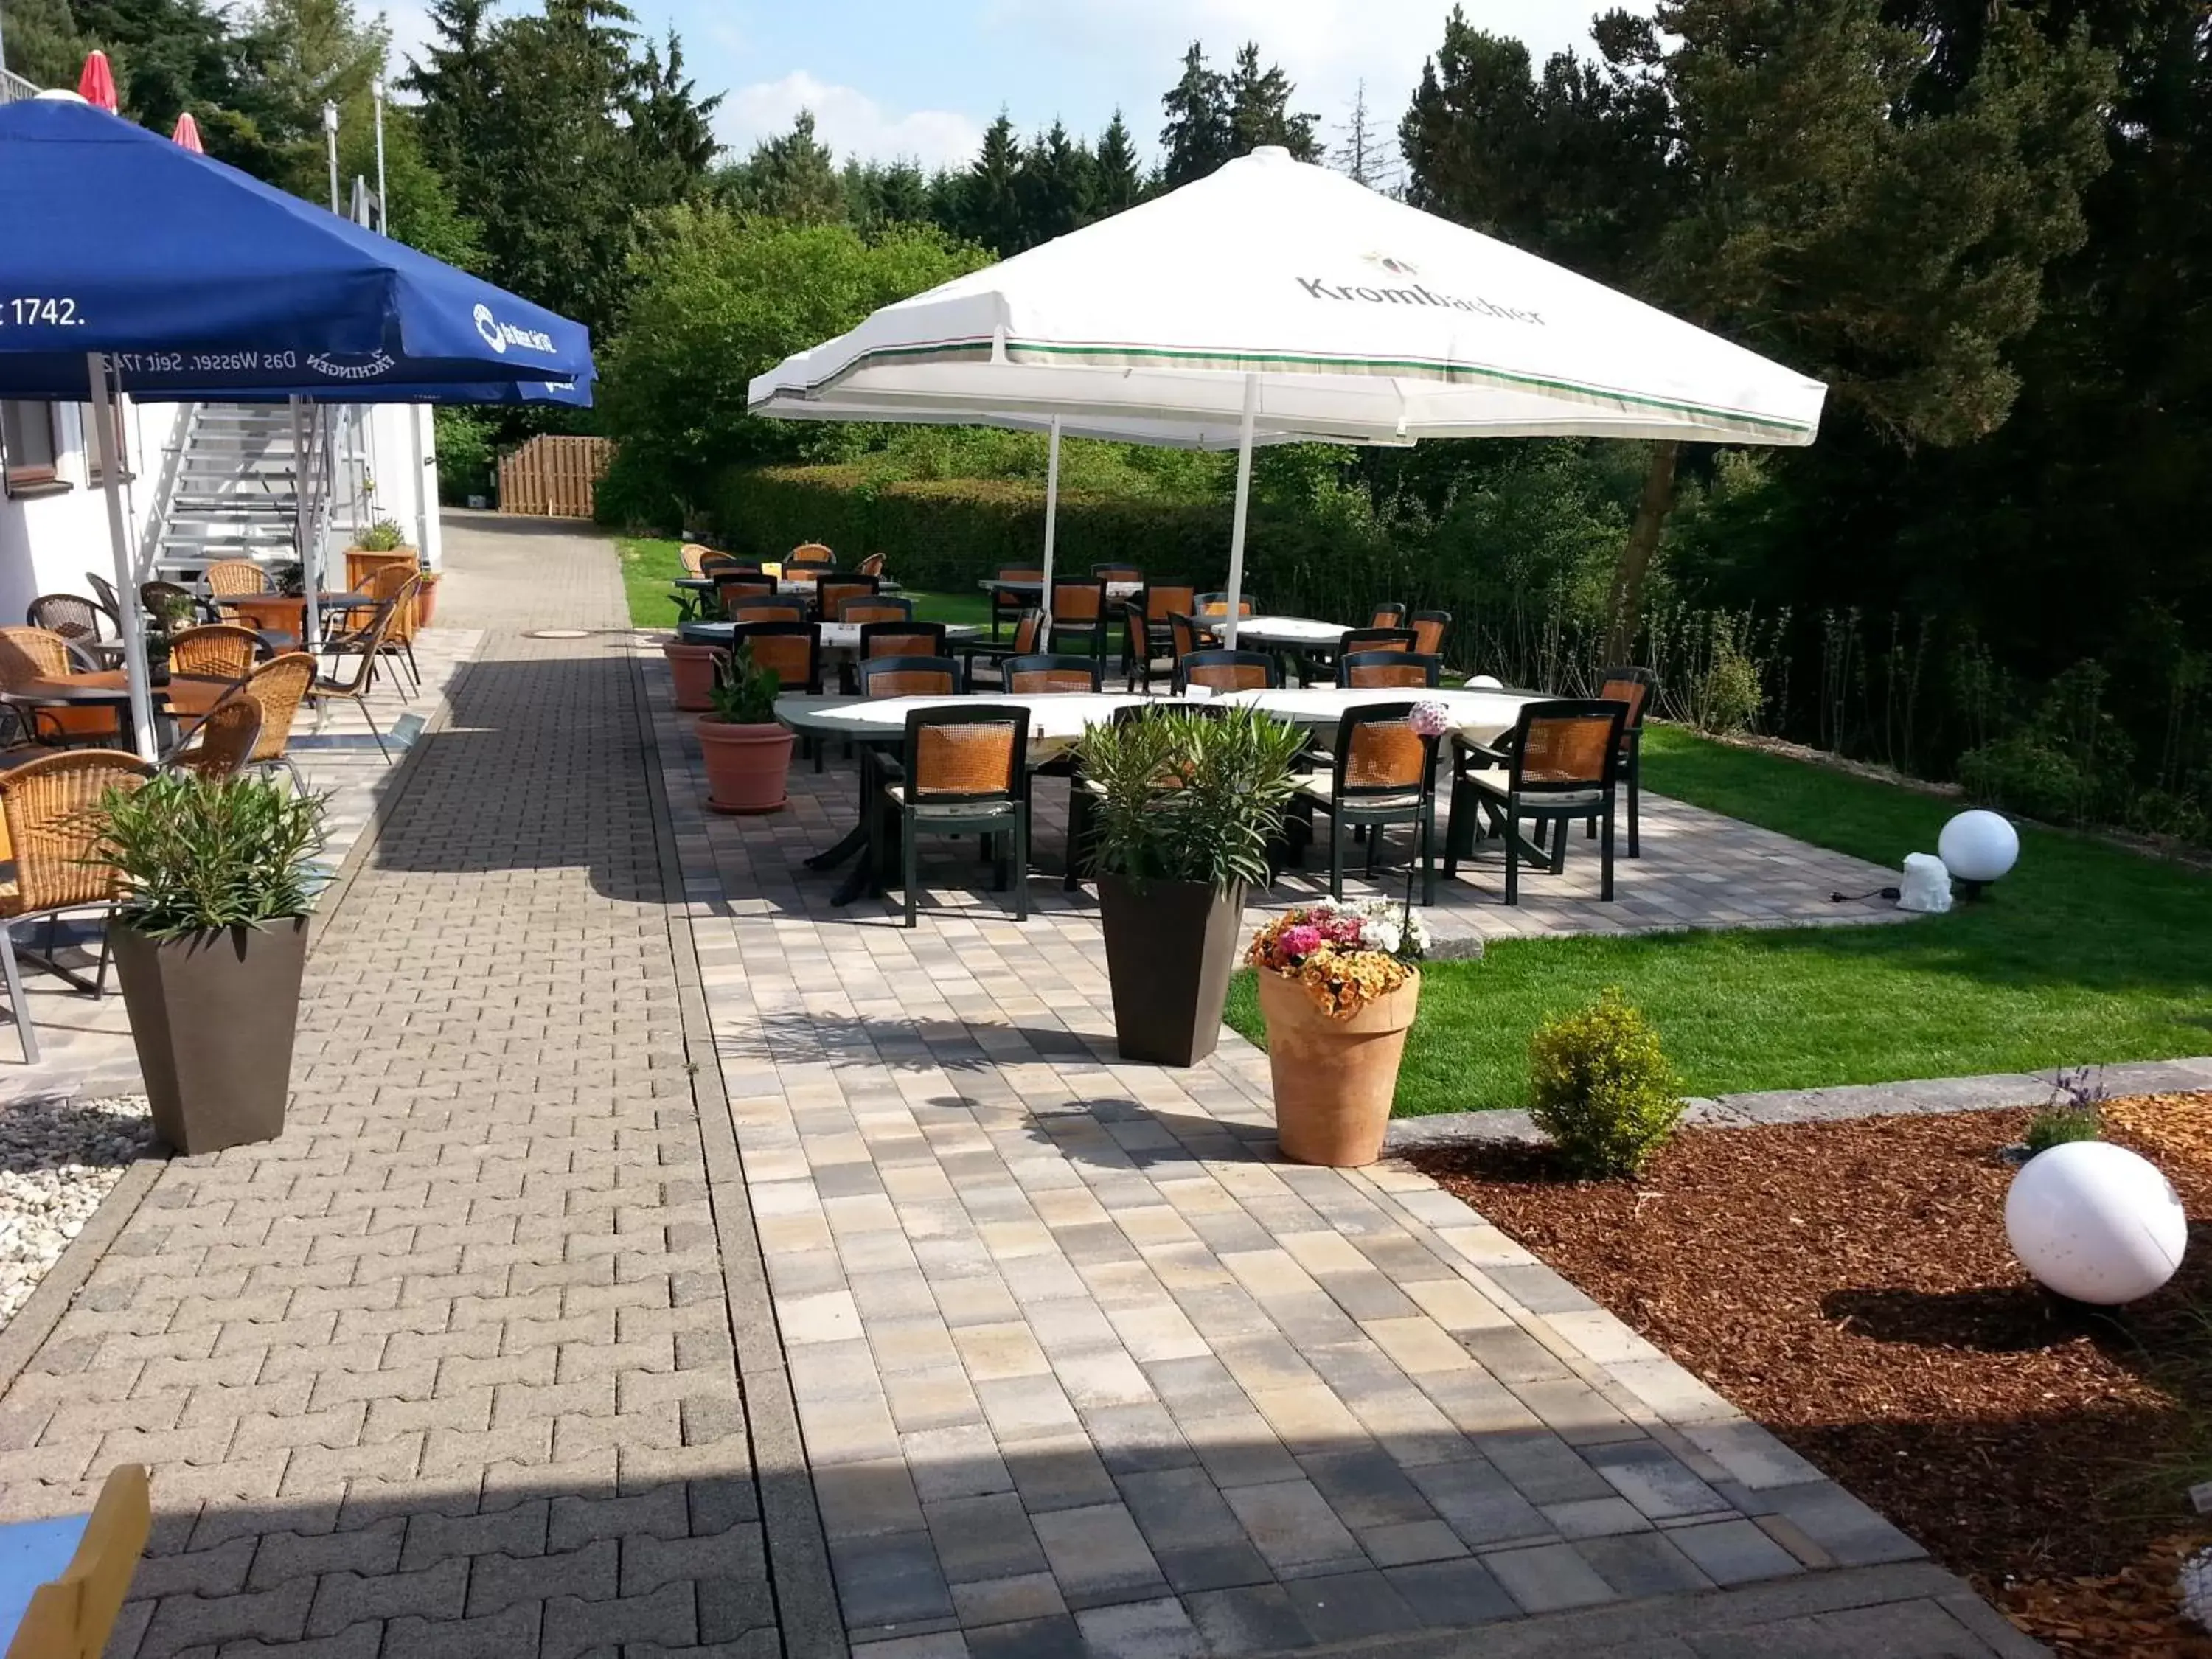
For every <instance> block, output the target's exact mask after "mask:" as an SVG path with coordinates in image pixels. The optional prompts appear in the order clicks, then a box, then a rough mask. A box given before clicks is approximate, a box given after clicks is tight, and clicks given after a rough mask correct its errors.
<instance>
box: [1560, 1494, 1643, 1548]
mask: <svg viewBox="0 0 2212 1659" xmlns="http://www.w3.org/2000/svg"><path fill="white" fill-rule="evenodd" d="M1537 1507H1538V1508H1539V1509H1541V1510H1542V1511H1543V1514H1544V1519H1546V1520H1547V1521H1548V1522H1551V1523H1552V1528H1553V1530H1554V1531H1555V1532H1557V1533H1558V1534H1559V1536H1560V1537H1562V1538H1565V1539H1569V1540H1572V1539H1577V1538H1609V1537H1612V1536H1613V1535H1614V1534H1619V1533H1624V1532H1648V1531H1649V1530H1650V1528H1651V1521H1650V1518H1649V1517H1648V1516H1645V1515H1644V1511H1643V1510H1639V1509H1638V1508H1637V1507H1636V1505H1635V1504H1632V1503H1630V1502H1629V1501H1628V1500H1627V1499H1626V1498H1578V1499H1577V1500H1575V1501H1574V1502H1572V1503H1567V1504H1539V1505H1537Z"/></svg>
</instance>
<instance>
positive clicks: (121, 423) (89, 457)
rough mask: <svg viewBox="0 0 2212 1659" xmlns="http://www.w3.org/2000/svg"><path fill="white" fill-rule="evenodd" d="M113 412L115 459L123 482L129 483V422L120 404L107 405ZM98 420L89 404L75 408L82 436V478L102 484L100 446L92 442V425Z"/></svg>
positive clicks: (96, 413) (96, 412)
mask: <svg viewBox="0 0 2212 1659" xmlns="http://www.w3.org/2000/svg"><path fill="white" fill-rule="evenodd" d="M109 407H110V408H111V409H112V410H114V412H115V426H114V432H115V459H117V461H118V462H119V463H120V464H121V465H122V468H123V482H124V483H130V482H131V476H132V475H131V422H130V420H129V418H128V417H127V416H125V414H124V412H123V405H122V404H121V403H120V402H117V403H114V404H110V405H109ZM99 418H100V415H99V411H98V410H95V409H94V407H93V406H92V405H91V404H78V405H77V406H76V424H77V430H78V431H80V432H82V434H84V476H85V477H86V478H87V479H88V481H89V482H91V483H95V484H96V483H102V482H104V477H103V475H102V474H101V472H100V446H99V445H98V444H97V443H95V442H94V441H93V440H94V431H93V423H94V422H96V421H97V420H98V419H99Z"/></svg>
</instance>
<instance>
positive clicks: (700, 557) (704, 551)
mask: <svg viewBox="0 0 2212 1659" xmlns="http://www.w3.org/2000/svg"><path fill="white" fill-rule="evenodd" d="M676 556H677V557H678V558H679V559H681V560H683V561H684V574H685V575H687V576H700V575H704V574H706V564H707V561H708V560H709V559H711V558H713V557H714V549H713V548H711V547H703V546H702V545H701V544H699V543H697V542H686V543H684V545H683V546H681V547H679V548H678V549H677V550H676Z"/></svg>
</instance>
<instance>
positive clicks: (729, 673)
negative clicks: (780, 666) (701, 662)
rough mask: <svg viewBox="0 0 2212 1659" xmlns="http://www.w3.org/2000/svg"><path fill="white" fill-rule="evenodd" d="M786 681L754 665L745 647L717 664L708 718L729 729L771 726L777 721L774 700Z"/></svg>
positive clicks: (708, 698) (739, 648) (766, 669)
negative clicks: (732, 727) (734, 727)
mask: <svg viewBox="0 0 2212 1659" xmlns="http://www.w3.org/2000/svg"><path fill="white" fill-rule="evenodd" d="M782 690H783V682H782V681H781V679H780V678H777V676H776V671H775V670H774V669H773V668H762V667H758V666H757V665H755V664H754V662H753V653H752V652H751V650H750V648H749V647H745V646H743V645H740V646H739V647H738V648H737V649H736V650H735V651H732V652H731V653H729V655H727V656H726V657H724V658H722V659H720V660H719V661H717V662H716V663H715V665H714V688H713V690H709V691H708V693H707V702H708V712H707V718H708V720H718V721H720V722H721V723H722V724H724V725H726V726H769V725H772V724H774V723H775V700H776V698H777V696H779V695H780V694H781V692H782Z"/></svg>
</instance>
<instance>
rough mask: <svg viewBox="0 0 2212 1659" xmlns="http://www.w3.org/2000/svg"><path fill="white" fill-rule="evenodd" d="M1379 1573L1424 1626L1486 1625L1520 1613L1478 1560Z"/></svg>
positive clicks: (1399, 1568)
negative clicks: (1387, 1580)
mask: <svg viewBox="0 0 2212 1659" xmlns="http://www.w3.org/2000/svg"><path fill="white" fill-rule="evenodd" d="M1383 1577H1385V1578H1387V1579H1389V1582H1390V1587H1391V1588H1392V1589H1395V1590H1396V1591H1397V1592H1398V1594H1399V1595H1400V1596H1401V1597H1402V1598H1403V1599H1404V1601H1405V1602H1406V1605H1407V1606H1408V1607H1411V1608H1413V1611H1414V1613H1416V1614H1418V1615H1419V1618H1420V1620H1421V1622H1422V1623H1423V1624H1424V1625H1430V1626H1459V1625H1486V1624H1489V1623H1491V1622H1492V1621H1493V1620H1500V1619H1517V1618H1519V1617H1520V1616H1521V1607H1520V1604H1519V1603H1518V1602H1516V1601H1514V1599H1513V1598H1512V1597H1511V1596H1510V1595H1507V1594H1506V1593H1505V1589H1504V1585H1502V1584H1500V1583H1498V1580H1497V1579H1496V1578H1495V1577H1492V1574H1491V1571H1490V1570H1489V1569H1488V1568H1487V1567H1486V1566H1484V1565H1482V1563H1481V1562H1480V1561H1479V1560H1457V1561H1432V1562H1428V1563H1425V1564H1422V1565H1415V1566H1406V1567H1391V1568H1388V1569H1386V1570H1385V1571H1384V1572H1383Z"/></svg>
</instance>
